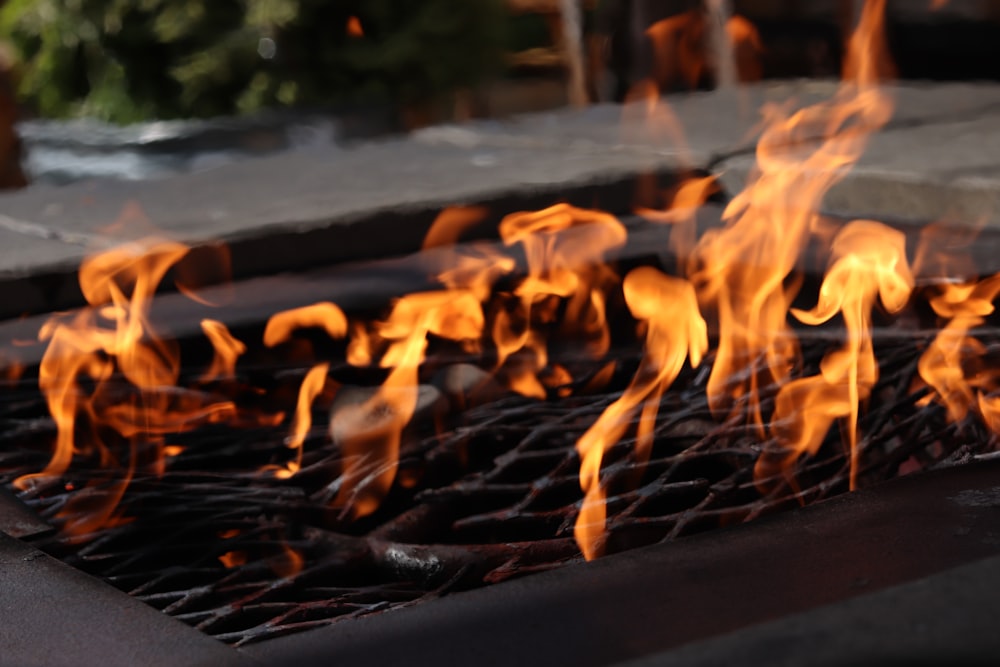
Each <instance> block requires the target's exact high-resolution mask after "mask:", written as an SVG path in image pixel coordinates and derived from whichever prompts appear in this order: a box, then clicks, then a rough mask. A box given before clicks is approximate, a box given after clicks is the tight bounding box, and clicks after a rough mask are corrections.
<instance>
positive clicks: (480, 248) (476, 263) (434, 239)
mask: <svg viewBox="0 0 1000 667" xmlns="http://www.w3.org/2000/svg"><path fill="white" fill-rule="evenodd" d="M485 216H486V210H485V209H483V208H479V207H452V208H447V209H445V210H444V211H442V212H441V214H440V215H439V216H438V217H437V219H436V220H435V221H434V224H433V225H431V228H430V230H429V231H428V232H427V236H426V237H425V238H424V245H423V247H424V250H428V249H431V248H448V247H450V249H449V251H447V252H445V251H443V250H439V251H438V252H439V253H441V254H439V255H438V256H436V257H434V258H433V260H432V262H431V263H430V265H429V266H428V269H430V270H431V271H433V272H434V274H435V277H436V278H437V280H439V281H440V282H441V284H443V285H444V286H445V287H447V288H448V289H452V290H470V291H471V292H472V293H473V294H475V295H476V298H478V299H479V300H480V301H481V302H485V301H487V300H488V299H489V298H490V294H491V292H492V289H493V284H494V283H495V282H496V280H497V279H498V278H499V277H500V276H502V275H505V274H508V273H510V272H511V271H513V270H514V268H515V266H516V263H515V261H514V259H513V258H512V257H507V256H505V255H501V254H500V253H498V252H496V251H495V250H493V249H492V248H491V247H490V246H489V245H488V244H486V243H471V244H466V245H464V246H461V247H459V246H457V244H458V240H459V238H460V237H461V235H462V234H463V233H464V232H465V231H467V230H468V229H469V228H471V227H472V226H473V225H475V224H477V223H479V222H482V220H483V218H485Z"/></svg>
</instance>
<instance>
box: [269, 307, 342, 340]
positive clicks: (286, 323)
mask: <svg viewBox="0 0 1000 667" xmlns="http://www.w3.org/2000/svg"><path fill="white" fill-rule="evenodd" d="M311 327H315V328H317V329H323V330H325V331H326V333H327V335H329V336H330V338H343V337H344V336H345V335H347V317H346V316H345V315H344V311H342V310H341V309H340V308H339V307H338V306H336V305H335V304H332V303H330V302H328V301H324V302H322V303H315V304H313V305H311V306H304V307H302V308H295V309H293V310H286V311H283V312H281V313H278V314H276V315H273V316H271V319H269V320H268V321H267V326H266V327H265V328H264V345H266V346H268V347H274V346H276V345H280V344H282V343H284V342H287V341H288V340H289V339H290V338H291V337H292V332H293V331H295V330H296V329H307V328H311Z"/></svg>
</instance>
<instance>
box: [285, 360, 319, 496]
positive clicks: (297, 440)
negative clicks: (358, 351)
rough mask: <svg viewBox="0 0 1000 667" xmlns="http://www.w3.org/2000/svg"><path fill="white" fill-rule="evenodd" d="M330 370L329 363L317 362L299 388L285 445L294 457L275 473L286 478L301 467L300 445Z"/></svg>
mask: <svg viewBox="0 0 1000 667" xmlns="http://www.w3.org/2000/svg"><path fill="white" fill-rule="evenodd" d="M329 371H330V364H317V365H315V366H313V367H312V368H311V369H310V370H309V372H308V373H306V377H305V379H304V380H303V381H302V386H301V387H300V388H299V398H298V401H297V402H296V404H295V415H294V416H293V417H292V427H291V431H292V432H291V435H289V436H288V440H287V441H286V445H287V446H288V448H289V449H291V450H292V451H294V452H295V459H294V460H293V461H289V462H288V464H287V465H286V467H285V468H283V469H279V470H277V471H276V473H275V474H276V475H277V476H278V477H282V478H286V479H287V478H288V477H291V476H292V475H294V474H295V473H297V472H298V471H299V469H300V468H301V467H302V446H303V444H305V441H306V436H308V435H309V429H311V428H312V406H313V403H314V402H315V400H316V397H317V396H319V394H320V393H322V391H323V387H324V386H326V377H327V373H329Z"/></svg>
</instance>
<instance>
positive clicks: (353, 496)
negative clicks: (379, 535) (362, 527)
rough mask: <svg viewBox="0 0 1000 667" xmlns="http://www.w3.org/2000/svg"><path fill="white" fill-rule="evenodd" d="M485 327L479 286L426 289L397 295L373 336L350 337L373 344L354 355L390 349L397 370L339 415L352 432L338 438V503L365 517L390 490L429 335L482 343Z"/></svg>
mask: <svg viewBox="0 0 1000 667" xmlns="http://www.w3.org/2000/svg"><path fill="white" fill-rule="evenodd" d="M483 330H484V317H483V312H482V307H481V306H480V303H479V299H477V298H476V296H475V295H474V294H473V293H472V292H469V291H439V292H422V293H416V294H408V295H406V296H404V297H402V298H400V299H399V300H397V301H396V303H395V305H394V306H393V308H392V310H391V312H390V313H389V316H388V317H387V318H386V319H385V321H383V322H379V323H377V324H376V325H375V327H374V331H373V332H372V335H366V336H364V337H361V338H355V339H353V340H352V341H351V342H352V345H357V344H364V345H367V346H369V349H368V350H366V351H365V352H364V353H363V354H358V353H355V357H358V356H360V357H362V358H369V359H370V358H374V357H375V356H376V354H375V352H374V350H373V349H372V348H374V347H377V348H379V349H384V351H383V352H382V356H381V361H380V365H381V366H382V367H384V368H390V369H392V370H391V371H390V372H389V375H388V377H387V378H386V380H385V382H384V383H383V384H382V386H381V387H379V388H378V390H377V391H376V392H375V393H374V394H373V395H372V396H371V398H369V399H368V400H366V401H363V402H362V403H359V404H355V405H345V406H343V408H342V409H341V411H340V413H339V414H338V417H339V419H340V420H341V423H342V424H344V425H345V428H344V433H345V435H344V437H343V441H342V442H340V443H338V444H340V447H341V452H342V455H343V459H344V469H343V474H342V480H341V486H340V490H339V492H338V494H337V497H336V499H335V501H334V504H335V505H336V506H338V507H342V508H344V509H345V511H347V512H349V513H350V514H351V515H352V516H354V517H355V518H357V517H362V516H366V515H368V514H371V513H372V512H374V511H375V509H376V508H377V507H378V505H379V503H380V502H381V501H382V498H383V497H384V496H385V495H386V494H387V493H388V492H389V489H390V488H391V486H392V483H393V480H394V479H395V477H396V467H397V464H398V462H399V448H400V444H401V441H402V434H403V429H404V428H406V425H407V424H408V423H409V422H410V419H411V418H412V417H413V414H414V412H415V410H416V406H417V397H418V388H419V375H418V373H419V369H420V364H421V363H422V362H423V361H424V356H425V352H426V349H427V337H428V335H434V336H439V337H441V338H446V339H449V340H453V341H459V342H465V343H476V342H478V340H479V339H480V337H481V336H482V334H483Z"/></svg>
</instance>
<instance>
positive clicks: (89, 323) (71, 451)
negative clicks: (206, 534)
mask: <svg viewBox="0 0 1000 667" xmlns="http://www.w3.org/2000/svg"><path fill="white" fill-rule="evenodd" d="M186 253H187V247H186V246H183V245H181V244H179V243H174V242H172V241H165V240H160V239H148V240H146V241H143V242H135V243H130V244H127V245H124V246H121V247H119V248H114V249H112V250H108V251H105V252H102V253H99V254H97V255H94V256H92V257H89V258H87V259H86V260H84V262H83V263H82V264H81V266H80V288H81V291H82V292H83V295H84V297H85V298H86V299H87V302H88V303H89V304H91V306H92V307H91V308H89V309H84V310H82V311H80V312H79V313H77V314H76V315H74V316H72V317H69V318H66V317H60V316H56V317H54V318H52V319H51V320H49V321H48V322H47V323H46V324H45V325H44V326H43V327H42V330H41V332H40V334H39V338H40V339H41V340H48V341H49V345H48V348H47V349H46V351H45V354H44V356H43V358H42V362H41V365H40V367H39V387H40V389H41V390H42V392H43V393H44V394H45V397H46V401H47V402H48V405H49V411H50V413H51V415H52V418H53V420H54V421H55V422H56V427H57V435H56V443H55V452H54V454H53V457H52V459H51V460H50V462H49V464H48V465H47V466H46V467H45V469H44V470H43V471H42V472H41V473H38V474H36V475H26V476H23V477H21V478H19V479H18V480H17V481H16V482H15V483H16V485H17V486H18V487H19V488H26V487H27V486H28V485H29V484H30V483H31V481H32V479H34V478H36V477H48V476H58V475H61V474H63V473H64V472H65V471H66V470H67V468H68V466H69V464H70V462H71V460H72V458H73V456H74V455H75V454H77V453H84V454H96V455H98V456H99V457H100V460H101V462H102V464H103V465H104V466H105V467H108V468H117V467H122V466H123V467H124V468H125V472H124V474H123V475H122V478H121V479H119V480H117V481H116V482H114V483H112V484H111V485H110V488H109V490H108V492H107V493H106V495H105V498H106V500H105V501H103V502H102V503H101V507H99V508H97V509H93V510H91V511H89V512H88V515H87V516H84V517H83V518H78V517H77V516H76V514H75V512H74V510H73V508H71V507H69V506H68V507H67V508H66V510H65V512H64V516H68V517H71V518H70V520H69V523H68V524H67V527H66V529H67V530H68V531H69V532H74V531H76V532H86V531H87V530H91V529H94V528H97V527H99V526H101V525H104V524H106V523H108V522H111V521H113V518H112V514H113V512H114V509H115V506H116V505H117V502H118V500H119V498H120V496H121V494H122V493H124V490H125V488H126V487H127V485H128V483H129V481H130V480H131V477H132V475H133V472H134V469H135V466H136V464H137V462H136V460H135V457H136V447H137V445H138V444H139V443H140V442H142V443H144V444H146V445H152V446H153V449H154V450H155V452H156V453H155V455H154V456H153V460H152V461H151V462H150V463H149V465H150V467H151V468H152V470H153V471H156V472H160V471H162V468H163V465H164V462H163V457H164V443H163V440H162V436H163V435H164V434H167V433H177V432H181V431H184V430H189V429H191V428H193V427H194V426H196V425H197V424H198V423H200V422H203V421H218V420H222V419H226V418H229V417H231V416H233V415H234V414H235V406H234V405H233V404H232V403H231V402H229V401H218V402H209V403H203V402H201V401H202V399H195V398H190V397H187V396H186V395H180V396H179V395H178V394H177V393H176V392H174V391H172V388H173V387H174V386H175V385H176V384H177V379H178V375H179V359H178V355H177V350H176V346H175V345H170V344H167V343H166V342H164V341H163V340H161V339H160V338H159V337H158V336H157V335H156V332H155V331H154V330H153V328H152V326H151V325H150V323H149V319H148V314H149V308H150V304H151V300H152V297H153V294H154V293H155V291H156V289H157V286H158V285H159V283H160V281H161V280H162V279H163V277H164V275H165V274H166V272H167V271H168V270H169V269H170V268H171V267H172V266H173V265H174V264H176V263H177V262H178V261H179V260H180V259H181V258H182V257H183V256H184V255H185V254H186ZM116 372H117V373H120V374H121V376H122V377H123V378H124V380H125V381H126V382H127V383H128V384H130V385H131V386H132V387H134V389H135V390H137V391H136V392H133V393H132V395H131V396H130V397H128V398H122V397H121V391H120V389H119V390H118V391H117V392H116V391H115V386H114V385H112V383H110V382H109V380H111V378H112V376H113V375H114V374H115V373H116ZM81 377H82V378H86V380H85V381H84V382H83V383H81V382H80V378H81ZM89 386H92V388H91V389H90V390H89V392H88V390H87V388H86V387H89ZM118 386H119V387H120V386H121V385H120V384H119V385H118ZM81 413H82V414H84V415H86V421H87V423H89V424H90V425H91V427H92V429H91V430H92V431H93V433H94V435H93V438H92V439H91V440H89V441H86V442H83V443H77V442H76V441H75V437H76V425H77V419H78V416H79V415H80V414H81ZM100 426H103V427H109V428H111V429H113V430H114V431H116V432H117V433H118V434H119V435H120V436H122V437H123V438H126V439H128V441H129V451H130V453H129V454H128V455H127V460H126V461H122V460H119V457H118V456H117V455H116V453H115V451H114V449H115V448H114V447H113V446H111V445H109V444H108V443H105V442H104V441H103V440H102V438H101V436H99V435H98V429H97V427H100Z"/></svg>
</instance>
